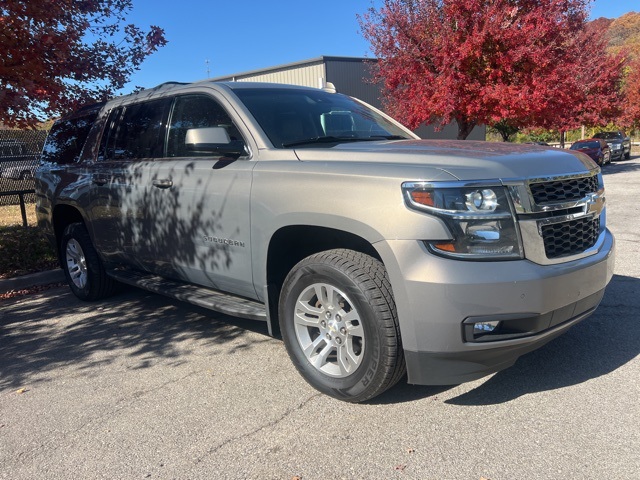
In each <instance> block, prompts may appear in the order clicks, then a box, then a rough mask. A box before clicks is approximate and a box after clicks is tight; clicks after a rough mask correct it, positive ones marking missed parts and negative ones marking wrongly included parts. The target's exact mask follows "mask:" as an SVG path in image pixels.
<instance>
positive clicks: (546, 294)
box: [377, 231, 615, 385]
mask: <svg viewBox="0 0 640 480" xmlns="http://www.w3.org/2000/svg"><path fill="white" fill-rule="evenodd" d="M377 247H378V251H379V252H380V254H381V256H382V259H383V261H384V262H385V265H386V267H387V270H388V272H389V276H390V279H391V283H392V286H393V292H394V296H395V299H396V305H397V309H398V318H399V322H400V330H401V335H402V342H403V348H404V350H405V357H406V362H407V373H408V381H409V383H414V384H424V385H450V384H456V383H460V382H466V381H470V380H475V379H478V378H481V377H483V376H485V375H489V374H491V373H494V372H497V371H499V370H502V369H504V368H507V367H509V366H511V365H513V364H514V363H515V361H516V360H517V359H518V357H520V356H521V355H523V354H525V353H528V352H530V351H532V350H535V349H537V348H539V347H541V346H542V345H544V344H545V343H547V342H549V341H550V340H552V339H554V338H555V337H557V336H558V335H560V334H562V333H563V332H565V331H566V330H567V329H568V328H570V327H571V326H572V325H575V324H576V323H578V322H580V321H581V320H583V319H585V318H586V317H588V316H589V315H590V314H591V313H593V312H594V311H595V309H596V307H597V305H598V304H599V303H600V300H601V299H602V296H603V295H604V289H605V287H606V285H607V284H608V283H609V281H610V280H611V277H612V276H613V266H614V257H615V242H614V239H613V236H612V235H611V233H610V232H609V231H606V234H605V235H604V241H603V243H602V245H601V246H600V249H599V251H598V253H596V254H595V255H592V256H589V257H587V258H583V259H580V260H575V261H572V262H567V263H560V264H556V265H547V266H542V265H537V264H535V263H533V262H530V261H528V260H521V261H512V262H468V261H455V260H450V259H444V258H440V257H436V256H434V255H432V254H430V253H429V252H428V251H427V250H426V248H425V247H424V246H423V244H422V243H420V242H415V241H408V240H393V241H387V242H381V243H380V244H377ZM473 318H481V319H482V320H483V321H489V320H491V319H495V320H499V321H505V322H508V321H510V320H513V321H514V324H519V325H521V326H522V325H525V326H524V327H523V328H521V332H520V334H519V335H515V336H514V337H515V338H509V337H508V336H507V339H500V338H496V339H495V340H492V341H477V342H476V341H468V335H466V334H465V326H466V325H465V321H467V324H468V322H469V319H473ZM523 319H526V322H522V320H523ZM518 322H520V323H518ZM467 328H468V327H467ZM527 328H530V331H527ZM467 333H468V330H467ZM465 337H467V338H465ZM485 340H486V339H485Z"/></svg>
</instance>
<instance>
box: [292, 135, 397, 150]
mask: <svg viewBox="0 0 640 480" xmlns="http://www.w3.org/2000/svg"><path fill="white" fill-rule="evenodd" d="M380 139H384V140H406V138H405V137H402V136H400V135H374V136H371V137H334V136H332V135H327V136H323V137H312V138H307V139H305V140H296V141H295V142H288V143H283V144H282V146H283V147H285V148H288V147H297V146H299V145H307V144H314V143H346V142H372V141H376V140H380Z"/></svg>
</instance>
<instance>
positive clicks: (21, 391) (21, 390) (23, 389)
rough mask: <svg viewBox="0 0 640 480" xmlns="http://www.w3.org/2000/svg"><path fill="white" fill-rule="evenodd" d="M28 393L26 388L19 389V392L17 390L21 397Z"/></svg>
mask: <svg viewBox="0 0 640 480" xmlns="http://www.w3.org/2000/svg"><path fill="white" fill-rule="evenodd" d="M26 391H27V389H26V388H19V389H18V390H16V393H17V394H19V395H22V394H23V393H24V392H26Z"/></svg>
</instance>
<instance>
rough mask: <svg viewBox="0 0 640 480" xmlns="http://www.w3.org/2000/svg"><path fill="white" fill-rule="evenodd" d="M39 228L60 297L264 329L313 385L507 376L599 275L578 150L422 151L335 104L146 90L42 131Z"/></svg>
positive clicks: (308, 91) (349, 103) (557, 328)
mask: <svg viewBox="0 0 640 480" xmlns="http://www.w3.org/2000/svg"><path fill="white" fill-rule="evenodd" d="M36 191H37V215H38V222H39V225H40V226H41V227H42V228H43V229H44V230H45V232H46V233H47V234H48V236H49V238H50V239H51V241H52V242H53V244H54V245H55V246H56V248H57V250H58V252H59V256H60V263H61V265H62V268H63V269H64V272H65V274H66V277H67V279H68V283H69V286H70V287H71V290H72V291H73V292H74V293H75V294H76V295H77V296H78V297H79V298H81V299H84V300H97V299H100V298H103V297H105V296H107V295H110V294H112V293H113V292H114V288H115V286H116V284H118V283H125V284H130V285H135V286H138V287H142V288H145V289H148V290H151V291H153V292H158V293H162V294H165V295H169V296H172V297H174V298H177V299H180V300H182V301H187V302H190V303H193V304H196V305H200V306H203V307H206V308H210V309H212V310H215V311H220V312H225V313H228V314H232V315H237V316H242V317H246V318H251V319H256V320H261V321H264V322H266V323H267V326H268V329H269V332H270V333H272V334H273V335H281V336H282V338H283V340H284V343H285V345H286V348H287V350H288V353H289V355H290V357H291V359H292V361H293V363H294V364H295V366H296V367H297V369H298V370H299V371H300V373H301V374H302V376H303V377H304V378H305V379H306V380H307V381H308V382H309V383H310V384H311V385H313V386H314V387H315V388H317V389H318V390H320V391H322V392H324V393H326V394H328V395H332V396H334V397H336V398H339V399H342V400H346V401H350V402H360V401H364V400H367V399H370V398H372V397H374V396H376V395H378V394H380V393H381V392H383V391H385V390H386V389H388V388H389V387H391V386H392V385H394V384H395V383H396V382H398V381H399V380H400V379H401V378H403V376H404V375H405V372H406V374H407V380H408V382H409V383H412V384H434V385H435V384H455V383H460V382H465V381H469V380H474V379H477V378H480V377H483V376H485V375H488V374H491V373H493V372H496V371H498V370H501V369H504V368H506V367H508V366H510V365H512V364H513V363H514V362H515V361H516V359H517V358H518V357H519V356H520V355H522V354H524V353H527V352H529V351H531V350H534V349H536V348H538V347H540V346H541V345H543V344H545V343H546V342H548V341H550V340H551V339H553V338H555V337H557V336H558V335H560V334H561V333H563V332H564V331H566V330H567V329H568V328H570V327H571V326H573V325H575V324H576V323H578V322H579V321H581V320H583V319H584V318H586V317H587V316H589V315H590V314H591V313H593V312H594V310H595V309H596V307H597V306H598V304H599V303H600V300H601V299H602V296H603V294H604V291H605V286H606V285H607V283H608V282H609V280H610V279H611V276H612V272H613V263H614V239H613V237H612V235H611V233H610V232H609V231H608V230H607V228H606V215H605V196H604V186H603V182H602V176H601V173H600V169H599V167H598V166H597V165H596V164H595V163H593V162H592V161H591V160H590V159H589V158H588V157H586V156H585V155H583V154H581V153H575V152H566V151H561V150H557V149H549V148H544V147H539V146H529V145H526V146H523V145H514V144H502V143H484V142H471V141H465V142H457V141H426V140H420V139H418V138H417V137H416V136H415V135H414V134H413V133H411V132H410V131H408V130H407V129H405V128H404V127H403V126H401V125H400V124H398V123H397V122H395V121H394V120H393V119H391V118H389V117H388V116H386V115H385V114H383V113H382V112H380V111H378V110H376V109H374V108H372V107H370V106H368V105H366V104H364V103H362V102H360V101H358V100H356V99H353V98H350V97H347V96H344V95H340V94H337V93H335V92H330V91H324V90H318V89H312V88H303V87H294V86H285V85H270V84H259V83H240V82H239V83H214V82H209V81H205V82H200V83H194V84H163V85H161V86H159V87H156V88H154V89H151V90H146V91H142V92H139V93H137V94H134V95H131V96H127V97H120V98H116V99H114V100H111V101H110V102H108V103H106V104H104V105H96V106H92V107H89V108H87V109H85V110H83V111H80V112H77V113H76V114H74V115H72V116H71V117H68V118H64V119H62V120H60V121H58V122H57V123H56V124H55V125H54V127H53V129H52V131H51V134H50V135H49V138H48V140H47V143H46V145H45V147H44V151H43V155H42V164H41V167H40V168H39V170H38V171H37V174H36Z"/></svg>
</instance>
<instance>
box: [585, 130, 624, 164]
mask: <svg viewBox="0 0 640 480" xmlns="http://www.w3.org/2000/svg"><path fill="white" fill-rule="evenodd" d="M593 138H601V139H602V140H604V141H606V142H607V143H608V144H609V147H610V148H611V160H622V159H623V158H626V159H627V160H629V159H630V158H631V139H630V138H629V137H627V136H626V135H625V134H624V132H620V131H617V132H600V133H596V134H595V135H594V136H593Z"/></svg>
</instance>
